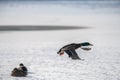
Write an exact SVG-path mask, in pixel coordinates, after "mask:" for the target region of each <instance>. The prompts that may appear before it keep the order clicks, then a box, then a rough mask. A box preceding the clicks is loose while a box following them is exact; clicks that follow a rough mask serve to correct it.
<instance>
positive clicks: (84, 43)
mask: <svg viewBox="0 0 120 80" xmlns="http://www.w3.org/2000/svg"><path fill="white" fill-rule="evenodd" d="M81 46H93V44H90V43H89V42H83V43H81Z"/></svg>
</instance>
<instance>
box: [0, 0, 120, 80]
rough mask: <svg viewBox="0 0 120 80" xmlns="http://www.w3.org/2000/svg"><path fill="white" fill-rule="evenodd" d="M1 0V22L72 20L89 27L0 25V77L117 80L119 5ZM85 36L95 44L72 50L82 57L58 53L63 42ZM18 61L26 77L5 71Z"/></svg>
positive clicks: (68, 22)
mask: <svg viewBox="0 0 120 80" xmlns="http://www.w3.org/2000/svg"><path fill="white" fill-rule="evenodd" d="M91 3H92V2H91ZM106 3H107V2H106ZM112 3H114V1H113V2H112V1H111V2H110V4H112ZM1 4H2V5H0V6H1V7H0V12H1V13H0V25H10V24H11V25H13V24H14V25H20V24H21V25H27V24H28V25H65V26H66V25H67V26H69V25H72V26H85V27H89V28H88V29H78V30H58V31H54V30H53V31H49V30H48V31H0V80H120V68H119V67H120V45H119V44H120V42H119V41H120V37H119V36H120V23H119V21H120V16H119V15H120V13H119V6H118V5H117V7H115V6H114V7H113V5H112V8H111V7H110V5H109V6H107V8H103V6H102V8H100V7H98V6H97V8H95V7H94V8H88V7H87V8H86V7H84V6H83V7H81V6H79V5H76V6H78V7H76V6H75V5H74V6H73V5H72V6H70V5H68V4H67V5H65V4H63V5H62V4H60V5H59V4H58V3H57V6H56V3H54V4H53V3H50V4H49V3H47V4H46V3H45V4H43V3H42V4H41V5H38V3H37V4H36V2H35V3H24V4H22V3H20V4H19V3H18V5H15V4H14V3H13V4H11V3H7V4H6V5H4V4H5V3H1ZM16 4H17V3H16ZM32 4H33V5H32ZM108 4H109V3H108ZM118 4H119V1H118ZM109 7H110V8H109ZM21 11H23V12H24V13H21ZM28 13H30V14H28ZM86 41H87V42H90V43H92V44H93V45H94V46H92V50H91V51H83V50H82V49H78V50H76V51H77V53H78V55H79V56H80V58H82V59H85V60H84V61H81V60H72V59H70V58H69V57H68V55H67V54H64V55H62V56H59V55H58V54H57V52H58V50H59V49H60V48H61V47H63V46H64V45H67V44H69V43H73V42H75V43H81V42H86ZM19 63H23V64H24V65H25V66H26V67H27V68H28V75H27V77H12V76H10V74H11V71H12V70H13V68H14V67H18V65H19Z"/></svg>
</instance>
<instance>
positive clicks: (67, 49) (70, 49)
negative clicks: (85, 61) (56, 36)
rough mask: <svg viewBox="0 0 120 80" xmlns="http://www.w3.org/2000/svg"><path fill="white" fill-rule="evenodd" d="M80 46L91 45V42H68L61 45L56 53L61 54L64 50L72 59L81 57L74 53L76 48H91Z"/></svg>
mask: <svg viewBox="0 0 120 80" xmlns="http://www.w3.org/2000/svg"><path fill="white" fill-rule="evenodd" d="M82 46H92V44H90V43H89V42H84V43H79V44H77V43H72V44H68V45H66V46H64V47H62V48H61V49H60V50H59V51H58V54H60V55H62V54H63V53H64V52H66V53H67V54H68V56H69V57H71V58H72V59H80V60H81V58H80V57H79V56H78V55H77V53H76V51H75V50H76V49H78V48H81V49H83V50H91V48H82Z"/></svg>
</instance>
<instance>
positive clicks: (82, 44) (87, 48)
mask: <svg viewBox="0 0 120 80" xmlns="http://www.w3.org/2000/svg"><path fill="white" fill-rule="evenodd" d="M80 45H81V49H83V50H86V51H89V50H91V48H89V47H87V46H93V44H90V43H89V42H84V43H81V44H80Z"/></svg>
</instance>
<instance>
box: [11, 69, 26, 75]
mask: <svg viewBox="0 0 120 80" xmlns="http://www.w3.org/2000/svg"><path fill="white" fill-rule="evenodd" d="M11 76H14V77H26V76H27V72H25V71H22V70H13V71H12V73H11Z"/></svg>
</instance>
